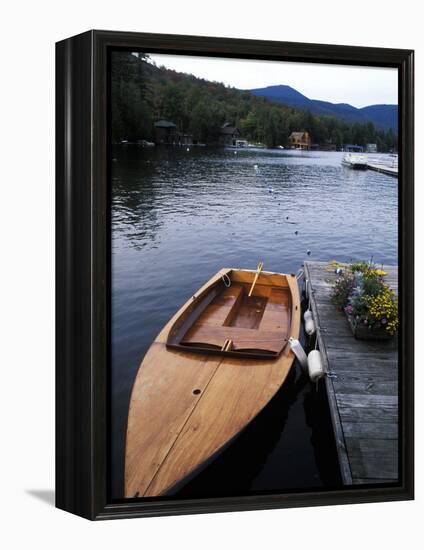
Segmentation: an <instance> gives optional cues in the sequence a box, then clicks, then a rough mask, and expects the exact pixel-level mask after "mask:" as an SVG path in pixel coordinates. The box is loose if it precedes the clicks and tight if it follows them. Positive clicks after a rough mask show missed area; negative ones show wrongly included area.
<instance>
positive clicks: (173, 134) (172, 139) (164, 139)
mask: <svg viewBox="0 0 424 550" xmlns="http://www.w3.org/2000/svg"><path fill="white" fill-rule="evenodd" d="M177 137H178V130H177V126H176V124H174V123H173V122H171V121H169V120H158V121H157V122H155V141H156V143H158V144H165V145H174V144H175V143H176V141H177Z"/></svg>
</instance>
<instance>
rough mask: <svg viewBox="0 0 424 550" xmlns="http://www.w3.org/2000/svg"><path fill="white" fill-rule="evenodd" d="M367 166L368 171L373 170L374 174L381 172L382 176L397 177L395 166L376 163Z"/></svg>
mask: <svg viewBox="0 0 424 550" xmlns="http://www.w3.org/2000/svg"><path fill="white" fill-rule="evenodd" d="M367 166H368V168H369V169H370V170H374V171H375V172H381V173H382V174H386V175H387V176H393V177H394V178H397V177H398V167H397V166H390V165H388V164H378V163H376V162H371V163H368V164H367Z"/></svg>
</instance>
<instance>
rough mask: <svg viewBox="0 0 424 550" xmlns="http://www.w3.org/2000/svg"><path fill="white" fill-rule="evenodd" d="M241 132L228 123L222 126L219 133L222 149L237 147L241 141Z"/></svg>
mask: <svg viewBox="0 0 424 550" xmlns="http://www.w3.org/2000/svg"><path fill="white" fill-rule="evenodd" d="M240 136H241V134H240V130H239V129H238V128H236V127H235V126H232V125H231V124H230V123H229V122H226V123H225V124H224V125H223V126H221V130H220V132H219V144H220V145H221V146H222V147H237V142H238V141H240Z"/></svg>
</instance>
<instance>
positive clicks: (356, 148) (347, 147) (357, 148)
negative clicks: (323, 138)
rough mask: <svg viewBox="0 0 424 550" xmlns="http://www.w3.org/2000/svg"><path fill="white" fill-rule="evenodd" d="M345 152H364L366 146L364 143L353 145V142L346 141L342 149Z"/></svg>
mask: <svg viewBox="0 0 424 550" xmlns="http://www.w3.org/2000/svg"><path fill="white" fill-rule="evenodd" d="M342 150H343V151H344V152H345V153H363V152H364V148H363V147H362V145H353V144H352V143H345V144H344V145H343V149H342Z"/></svg>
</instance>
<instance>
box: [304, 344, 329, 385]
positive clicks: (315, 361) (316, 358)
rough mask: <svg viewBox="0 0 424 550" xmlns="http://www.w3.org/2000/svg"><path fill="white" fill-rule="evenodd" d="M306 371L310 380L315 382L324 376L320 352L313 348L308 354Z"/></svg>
mask: <svg viewBox="0 0 424 550" xmlns="http://www.w3.org/2000/svg"><path fill="white" fill-rule="evenodd" d="M308 373H309V378H310V379H311V382H317V381H318V380H319V379H320V378H322V377H323V376H325V371H324V365H323V364H322V356H321V352H320V351H319V350H317V349H313V350H312V351H310V352H309V355H308Z"/></svg>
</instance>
